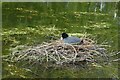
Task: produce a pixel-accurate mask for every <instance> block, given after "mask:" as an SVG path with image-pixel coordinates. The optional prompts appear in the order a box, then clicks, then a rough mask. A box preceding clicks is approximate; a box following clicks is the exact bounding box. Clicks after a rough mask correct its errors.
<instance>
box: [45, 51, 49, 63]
mask: <svg viewBox="0 0 120 80" xmlns="http://www.w3.org/2000/svg"><path fill="white" fill-rule="evenodd" d="M45 54H46V56H47V62H48V52H47V51H46V49H45Z"/></svg>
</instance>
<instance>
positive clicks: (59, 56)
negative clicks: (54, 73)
mask: <svg viewBox="0 0 120 80" xmlns="http://www.w3.org/2000/svg"><path fill="white" fill-rule="evenodd" d="M55 53H56V55H57V56H58V60H59V62H60V60H61V59H60V56H59V53H58V52H57V50H55Z"/></svg>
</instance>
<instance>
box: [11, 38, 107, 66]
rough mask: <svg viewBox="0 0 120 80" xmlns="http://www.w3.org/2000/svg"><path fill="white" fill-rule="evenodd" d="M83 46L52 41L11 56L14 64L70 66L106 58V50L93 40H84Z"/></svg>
mask: <svg viewBox="0 0 120 80" xmlns="http://www.w3.org/2000/svg"><path fill="white" fill-rule="evenodd" d="M83 42H84V43H83V44H64V43H63V42H62V41H52V42H50V43H46V42H44V43H42V44H40V45H37V46H31V47H28V46H27V48H25V49H23V50H17V51H16V50H15V51H13V52H12V54H11V55H10V56H9V60H11V61H12V62H13V61H14V62H24V61H25V62H27V63H30V64H31V63H33V64H34V63H36V62H37V63H40V64H43V63H46V62H47V63H52V64H70V63H78V62H82V61H87V62H94V61H96V60H97V59H98V57H103V56H104V57H105V56H106V54H105V48H102V47H101V45H97V44H95V43H94V41H92V40H91V39H83ZM96 57H97V58H96Z"/></svg>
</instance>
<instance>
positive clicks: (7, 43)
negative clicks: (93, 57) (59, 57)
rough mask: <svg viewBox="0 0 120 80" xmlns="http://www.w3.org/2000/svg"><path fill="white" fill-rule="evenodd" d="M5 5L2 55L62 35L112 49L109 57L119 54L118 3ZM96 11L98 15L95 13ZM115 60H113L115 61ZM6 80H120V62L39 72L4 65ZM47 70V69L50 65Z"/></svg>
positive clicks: (3, 10) (33, 69)
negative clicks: (72, 36) (119, 66)
mask: <svg viewBox="0 0 120 80" xmlns="http://www.w3.org/2000/svg"><path fill="white" fill-rule="evenodd" d="M104 4H105V7H104V8H103V9H102V11H100V10H99V9H100V7H99V6H100V3H2V20H3V21H2V22H3V24H2V26H3V28H2V30H3V32H2V45H3V48H2V49H3V50H2V55H8V54H10V53H11V50H12V48H15V47H17V46H20V45H37V44H41V43H42V42H48V41H50V40H56V39H60V37H61V33H62V32H67V33H68V34H69V35H74V36H78V37H82V36H83V35H84V34H86V36H87V37H89V38H91V39H93V40H95V41H96V42H97V44H105V45H110V46H111V47H107V48H106V49H107V53H106V54H108V55H112V54H114V53H117V52H118V49H119V48H118V20H117V18H115V17H114V13H115V11H116V10H117V8H116V5H117V3H104ZM95 9H96V11H95ZM114 58H116V57H113V58H111V59H114ZM2 65H3V68H2V76H3V78H31V77H32V78H36V77H37V78H58V77H59V78H118V65H117V62H114V63H109V64H106V65H105V64H104V63H100V64H99V63H92V64H89V65H87V66H85V67H80V66H77V67H71V66H70V67H64V66H63V67H60V66H57V67H55V68H50V67H49V68H44V67H42V66H41V65H39V66H38V67H35V68H32V69H31V68H29V66H26V67H22V66H21V65H23V64H22V63H21V64H17V63H10V62H6V61H3V62H2ZM94 65H95V66H94ZM46 66H47V65H46Z"/></svg>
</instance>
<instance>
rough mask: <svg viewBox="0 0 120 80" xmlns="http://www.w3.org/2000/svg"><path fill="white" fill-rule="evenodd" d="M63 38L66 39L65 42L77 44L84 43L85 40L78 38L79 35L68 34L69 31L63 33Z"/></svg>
mask: <svg viewBox="0 0 120 80" xmlns="http://www.w3.org/2000/svg"><path fill="white" fill-rule="evenodd" d="M62 39H63V41H64V43H69V44H75V43H80V44H82V43H83V40H82V39H80V38H78V37H74V36H70V37H69V36H68V34H67V33H62Z"/></svg>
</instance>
